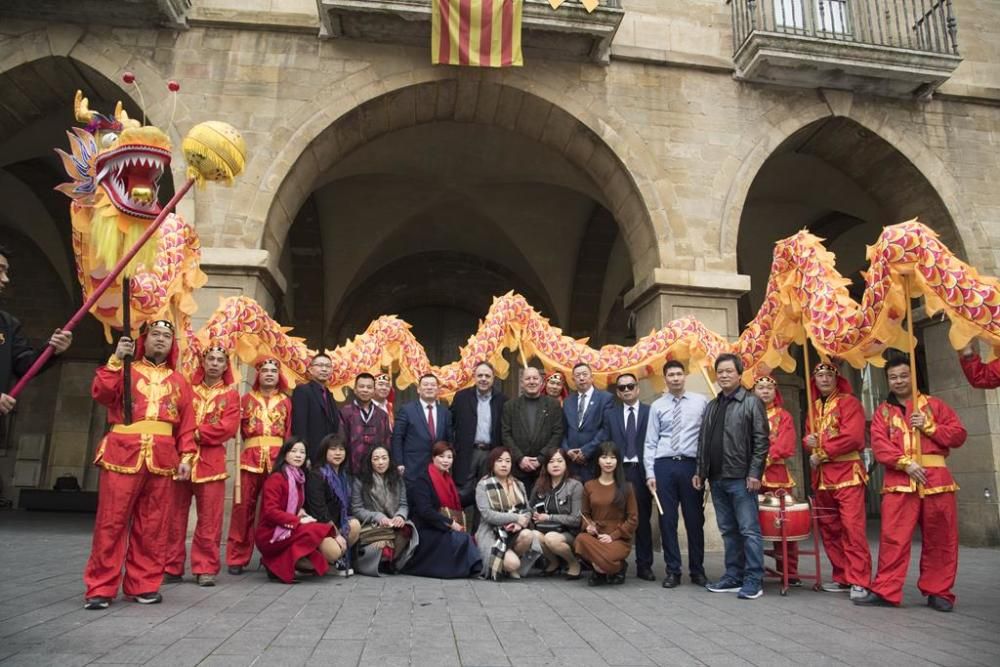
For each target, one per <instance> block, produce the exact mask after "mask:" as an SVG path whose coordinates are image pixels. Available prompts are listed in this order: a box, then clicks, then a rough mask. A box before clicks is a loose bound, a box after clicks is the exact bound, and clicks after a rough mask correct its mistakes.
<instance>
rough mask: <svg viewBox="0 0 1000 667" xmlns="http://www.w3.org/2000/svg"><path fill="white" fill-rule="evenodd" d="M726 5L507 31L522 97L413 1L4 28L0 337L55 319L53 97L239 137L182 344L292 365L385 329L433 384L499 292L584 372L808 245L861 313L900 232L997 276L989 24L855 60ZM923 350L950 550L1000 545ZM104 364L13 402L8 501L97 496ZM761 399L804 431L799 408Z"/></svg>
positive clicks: (761, 14)
mask: <svg viewBox="0 0 1000 667" xmlns="http://www.w3.org/2000/svg"><path fill="white" fill-rule="evenodd" d="M732 2H733V3H735V5H734V4H732V3H730V2H727V1H726V0H685V1H684V2H662V1H660V0H620V1H618V0H612V1H604V2H602V3H601V4H602V6H601V7H600V8H599V9H598V10H597V11H596V12H594V14H587V13H586V12H585V11H583V9H582V8H581V6H580V4H579V2H576V1H575V0H568V1H567V2H566V3H565V4H563V5H562V6H561V7H560V8H559V9H558V10H552V9H551V8H550V7H549V6H548V3H547V2H545V1H542V0H526V10H525V16H526V20H525V39H524V43H525V66H524V67H523V68H516V69H509V70H503V71H496V70H480V69H473V68H456V67H442V66H432V65H431V64H430V58H429V49H428V42H427V37H426V34H427V32H428V30H429V13H428V12H429V10H428V6H429V2H427V1H426V0H406V1H405V2H394V3H388V2H384V1H382V0H371V2H353V3H348V2H339V1H338V0H146V2H140V3H129V8H128V12H126V11H125V10H124V9H122V7H124V6H123V5H119V3H114V2H101V1H98V0H93V1H91V2H85V3H67V2H60V1H58V0H37V1H35V2H32V3H30V5H29V3H26V2H25V3H21V2H18V1H14V2H11V3H5V6H4V7H3V8H0V100H2V103H0V196H2V200H3V201H4V206H3V207H2V209H0V228H2V236H3V242H4V243H5V244H7V245H12V246H14V247H15V248H16V249H17V250H18V257H17V259H16V260H15V265H14V268H15V273H14V281H15V288H14V289H13V290H12V291H11V293H10V294H8V295H5V297H4V303H3V307H4V308H5V309H8V310H10V311H12V312H14V313H16V314H19V315H21V316H22V317H23V319H24V320H25V322H26V325H27V330H28V332H29V333H30V334H31V335H33V336H35V337H37V338H38V339H42V338H44V336H45V335H46V333H47V332H48V331H50V330H51V329H52V328H53V327H54V326H56V325H57V324H58V322H60V321H62V320H63V319H64V317H63V315H62V313H66V312H69V309H70V307H71V306H72V305H74V304H78V303H79V302H80V297H79V290H78V289H77V287H76V285H75V273H74V271H73V268H72V263H71V253H70V249H69V242H68V228H69V221H68V212H67V208H68V207H67V205H66V204H67V202H66V201H65V199H64V198H63V197H62V196H61V195H58V194H55V193H52V192H51V187H52V186H54V185H56V184H57V183H59V182H61V180H62V176H61V174H60V173H59V172H60V169H59V165H58V162H57V161H55V159H54V158H53V157H52V148H53V147H57V146H63V145H64V143H65V139H64V138H63V137H64V134H63V132H64V130H65V129H67V128H68V127H70V126H71V124H72V109H71V106H72V105H71V102H72V95H73V92H74V90H75V89H76V88H82V89H84V90H85V92H86V93H87V94H88V96H89V97H90V98H91V105H92V107H94V108H103V109H110V108H111V106H112V105H113V104H114V101H115V100H117V99H122V100H124V102H125V104H126V107H127V108H128V109H129V110H130V112H131V113H132V115H136V114H141V113H145V115H146V116H147V117H148V118H149V119H150V120H151V122H153V123H154V124H156V125H158V126H160V127H162V128H164V129H166V130H167V131H168V133H169V134H170V136H171V137H172V138H173V140H174V143H175V145H177V144H179V142H180V138H181V137H182V136H183V135H184V133H185V132H186V131H187V130H188V129H189V128H190V127H191V126H192V125H194V124H195V123H197V122H200V121H202V120H206V119H218V120H224V121H226V122H228V123H231V124H232V125H234V126H236V127H237V128H239V129H240V130H241V131H242V132H243V134H244V136H245V138H246V140H247V143H248V146H249V149H250V160H249V163H248V166H247V170H246V172H245V173H244V174H243V175H242V176H241V177H240V179H239V180H238V181H237V183H236V184H235V185H234V186H233V187H232V188H230V189H222V188H208V189H205V190H200V191H197V192H195V193H194V194H193V195H192V196H189V197H188V198H187V199H186V200H185V201H184V202H183V203H182V205H181V206H180V211H181V213H182V214H184V215H185V216H186V217H188V218H189V219H190V220H193V221H194V222H195V224H196V226H197V229H198V232H199V234H200V235H201V240H202V244H203V246H204V257H203V268H204V270H205V271H206V272H207V273H208V275H209V284H208V286H207V287H206V288H204V289H203V290H201V292H200V293H199V295H198V300H199V306H200V310H199V313H198V317H199V318H202V319H203V318H205V317H207V315H208V314H209V313H210V312H211V311H212V309H213V308H214V307H215V305H216V304H217V303H218V299H219V297H220V296H229V295H233V294H248V295H250V296H253V297H254V298H256V299H258V300H259V301H260V302H261V303H263V304H265V305H266V306H267V307H268V308H269V309H271V310H272V311H273V312H274V313H275V315H276V317H277V318H278V319H279V320H280V321H282V322H283V323H286V324H289V325H292V326H295V327H296V333H298V334H300V335H304V336H306V337H307V339H308V340H309V342H310V344H311V345H313V346H325V347H335V346H336V345H337V344H338V343H339V342H342V341H343V340H344V339H345V338H347V337H349V336H353V335H355V334H356V333H359V332H360V331H362V330H363V329H364V327H365V326H366V325H367V323H368V322H369V321H370V320H371V319H372V318H374V317H376V316H378V315H380V314H384V313H398V314H400V315H401V316H402V317H404V318H405V319H407V320H408V321H410V322H411V323H413V325H414V329H415V332H416V334H417V336H418V338H420V339H421V340H422V341H424V342H425V344H426V346H427V347H428V350H429V352H430V354H431V358H432V360H434V361H436V362H439V363H441V362H447V361H450V360H451V359H453V358H454V357H455V356H456V350H457V347H458V345H460V344H461V343H463V342H464V340H465V339H466V338H467V337H468V335H469V334H471V332H472V330H473V329H474V328H475V326H476V321H477V318H478V317H480V316H481V315H482V314H483V313H485V312H486V309H487V308H488V307H489V303H490V299H491V297H492V296H493V295H495V294H500V293H503V292H506V291H508V290H511V289H514V290H517V291H519V292H521V293H523V294H525V296H527V297H528V299H529V300H530V301H531V302H532V303H533V304H535V305H536V306H537V307H538V308H539V309H540V310H542V311H543V312H544V314H545V315H547V316H548V317H550V318H551V319H552V321H553V323H555V324H557V325H558V326H560V327H562V328H563V329H564V330H565V331H566V332H568V333H570V334H572V335H574V336H580V337H583V336H589V337H590V338H591V341H592V342H593V343H595V344H601V343H605V342H618V343H624V344H628V343H630V342H631V341H633V340H634V338H635V335H636V333H637V332H638V333H639V334H640V335H641V334H644V333H646V332H648V331H649V330H650V329H652V328H654V327H657V326H659V325H661V324H662V323H664V322H666V321H669V320H670V319H674V318H676V317H679V316H682V315H688V314H693V315H696V316H697V317H698V318H700V319H701V320H702V321H703V322H705V323H706V324H707V325H708V326H709V327H711V328H713V329H714V330H716V331H718V332H719V333H723V334H725V335H727V336H730V337H735V336H736V335H737V334H738V333H739V331H740V328H741V326H742V325H743V324H745V323H746V322H747V321H748V320H749V319H750V318H752V316H753V314H754V313H755V312H756V309H757V307H758V306H759V305H760V302H761V298H762V293H763V287H764V284H765V283H766V280H767V275H768V269H769V263H770V249H771V246H772V245H773V243H774V242H775V241H776V240H778V239H781V238H784V237H786V236H788V235H790V234H792V233H794V232H795V231H797V230H798V229H801V228H803V227H807V228H809V229H811V230H813V231H814V232H815V233H816V234H818V235H819V236H822V237H825V238H827V239H828V247H829V248H830V249H831V250H833V251H834V252H835V253H836V254H837V256H838V269H839V270H840V271H841V272H842V273H843V274H844V275H845V276H848V277H851V278H852V279H853V280H854V294H855V296H856V297H858V296H859V295H860V292H859V290H860V286H861V285H862V281H861V278H860V277H858V276H859V272H860V271H861V270H862V269H863V268H864V265H865V256H864V246H865V244H866V243H872V242H873V241H874V240H875V239H876V237H877V235H878V233H879V231H880V229H881V227H882V226H883V225H885V224H891V223H895V222H899V221H902V220H906V219H909V218H911V217H914V216H920V217H921V219H922V220H924V222H926V223H927V224H929V225H930V226H931V227H932V228H934V229H935V230H936V231H937V232H938V233H939V234H940V235H941V237H942V238H943V240H944V241H945V242H946V243H947V244H948V245H949V246H950V247H951V248H952V249H953V250H954V251H955V252H956V253H957V254H958V255H959V256H961V257H962V258H963V259H965V260H966V261H968V262H969V263H971V264H973V265H975V266H976V267H978V268H979V269H980V270H981V271H983V272H984V273H985V274H988V275H1000V189H998V188H997V187H996V185H995V183H996V182H997V181H998V180H1000V150H998V149H1000V106H998V103H1000V5H998V4H997V3H996V2H993V1H992V0H955V2H950V1H948V2H930V1H929V0H928V2H927V3H926V4H927V5H928V6H930V7H931V12H932V13H931V14H929V15H928V16H930V17H931V18H932V19H934V20H935V21H937V23H934V26H933V29H934V32H933V37H934V40H935V41H934V42H933V43H931V42H924V41H922V39H923V38H922V37H921V35H923V34H924V33H923V32H921V31H924V30H928V31H929V30H930V27H928V26H929V24H922V23H920V19H919V17H917V16H916V15H914V16H909V15H907V16H893V17H891V18H893V19H895V23H896V24H897V25H899V24H900V23H901V24H902V25H903V28H902V29H899V30H898V31H897V32H896V33H893V34H892V35H890V36H889V38H888V39H886V38H885V37H884V36H883V37H882V38H879V39H876V38H875V37H874V36H873V35H874V34H875V30H874V27H877V26H878V25H881V23H880V21H882V19H883V18H885V17H879V16H876V17H875V20H874V22H873V20H872V17H871V16H863V15H862V13H861V12H860V11H856V10H854V9H852V10H851V11H852V12H855V13H854V14H851V15H848V14H846V13H842V14H839V15H837V14H836V12H846V11H847V10H846V9H845V7H846V4H847V3H843V2H842V1H841V0H773V2H772V1H771V0H764V1H757V2H749V3H748V2H746V0H732ZM866 4H868V3H864V2H861V3H852V6H864V5H866ZM892 4H893V3H892V2H888V3H885V2H883V3H882V5H892ZM358 6H361V10H358V9H357V7H358ZM351 7H354V9H351ZM748 8H752V10H753V11H754V12H756V14H755V16H754V17H753V19H752V21H751V19H750V17H749V14H747V13H746V12H747V10H748ZM795 8H798V9H799V12H800V15H798V17H797V18H796V16H795ZM529 10H530V11H529ZM789 11H790V12H791V14H790V15H785V12H789ZM935 11H936V12H938V13H937V14H934V13H933V12H935ZM829 12H832V13H829ZM777 13H781V14H782V15H781V16H776V14H777ZM836 16H840V18H839V19H837V18H836ZM886 16H888V15H886ZM831 17H832V18H831ZM901 19H904V20H901ZM938 19H940V20H938ZM949 19H954V20H955V21H956V22H957V32H955V31H954V27H955V24H952V23H949ZM769 20H770V28H769V27H768V25H769V24H768V21H769ZM907 20H908V21H909V25H910V27H909V28H907V27H906V26H907ZM748 21H750V22H749V23H748ZM838 21H839V22H838ZM891 24H892V22H886V23H885V27H886V31H887V32H891V31H890V30H889V26H890V25H891ZM154 25H155V26H158V27H149V26H154ZM747 26H749V28H748V27H747ZM873 26H874V27H873ZM865 34H867V35H868V36H867V37H865V36H864V35H865ZM928 34H930V33H928ZM893 35H894V36H893ZM914 39H916V43H914ZM893 40H895V41H893ZM956 40H957V55H956V48H955V47H956ZM934 44H936V45H938V46H934ZM938 47H941V48H938ZM125 71H131V72H134V73H135V74H136V76H137V78H138V79H139V81H140V83H141V85H142V89H143V99H141V100H140V98H139V97H138V96H137V95H136V93H135V91H134V90H133V89H132V88H131V87H129V86H124V84H122V83H121V75H122V73H123V72H125ZM171 79H176V80H178V81H179V82H180V83H181V90H180V93H179V94H178V96H177V102H176V105H177V108H176V113H175V114H174V115H173V118H172V120H171V103H170V101H169V100H168V93H167V87H166V82H167V81H168V80H171ZM179 162H180V161H179V160H178V161H177V163H175V165H174V174H173V179H174V183H179V182H180V181H181V179H182V177H183V175H182V165H181V164H179ZM921 340H922V342H923V346H922V358H921V365H922V373H923V375H924V379H925V383H926V386H927V388H928V389H929V390H930V391H932V392H933V393H935V394H937V395H939V396H941V397H942V398H944V399H946V400H948V401H949V402H951V403H952V404H953V405H955V406H957V407H958V408H959V410H960V412H961V415H962V417H963V419H964V420H965V422H966V424H967V426H968V427H969V431H970V438H969V441H968V443H967V444H966V446H965V447H964V448H963V449H962V450H960V451H958V452H956V454H955V455H954V456H953V457H952V460H951V464H950V465H951V467H952V469H953V471H954V472H955V475H956V477H957V478H958V480H959V483H960V484H961V485H962V487H963V489H962V491H961V492H960V494H959V502H960V506H961V521H962V524H961V531H962V540H963V542H964V543H967V544H1000V511H998V505H997V502H996V498H997V493H996V491H997V482H998V461H1000V395H998V394H997V393H996V392H995V391H987V392H984V391H979V390H973V389H971V388H969V387H968V386H967V385H966V383H965V381H964V379H963V378H962V376H961V373H960V370H959V367H958V363H957V360H956V357H955V355H954V353H953V352H952V351H951V350H950V348H949V347H948V344H947V325H946V324H941V323H939V322H937V321H929V320H927V321H924V322H922V324H921ZM109 350H110V347H109V346H108V345H107V344H105V343H104V341H103V338H102V336H101V334H100V332H99V331H98V329H97V327H96V326H93V324H92V323H90V324H88V325H87V326H86V327H85V328H84V329H83V330H81V331H80V333H79V335H78V341H77V345H75V346H74V348H73V350H72V353H71V354H70V355H68V358H67V359H66V360H65V361H64V362H63V363H62V364H61V366H60V367H59V368H57V369H55V370H53V371H51V372H50V373H48V374H47V375H46V376H45V377H44V379H43V380H40V381H39V382H38V383H37V384H36V385H35V386H34V387H33V388H32V389H31V390H30V392H29V394H27V395H26V396H25V400H23V401H22V405H21V409H20V410H19V414H18V415H17V417H16V420H15V421H14V423H13V424H11V425H10V428H9V429H8V431H9V432H8V434H7V436H6V439H5V441H4V442H5V444H3V445H2V446H3V447H4V449H2V450H0V451H2V454H3V455H2V456H0V480H2V483H3V494H4V495H5V496H7V497H8V498H13V497H16V492H17V487H18V486H22V485H23V486H28V487H31V486H37V487H42V488H48V487H50V486H51V484H52V483H53V481H54V479H55V478H57V477H59V476H60V475H63V474H67V473H68V474H74V475H75V476H77V477H78V479H80V480H81V481H82V482H83V484H84V486H85V487H87V488H91V489H92V488H96V475H95V473H94V471H93V470H92V469H91V468H90V467H89V465H88V464H89V458H90V457H91V455H92V452H93V448H94V443H95V440H96V437H97V434H99V433H100V431H101V428H102V419H103V415H101V414H100V413H99V411H98V410H97V409H95V408H94V406H93V405H92V404H91V402H90V400H89V396H88V384H89V379H90V377H91V374H92V371H93V368H94V366H95V364H96V363H99V362H100V361H101V360H102V359H103V358H105V357H106V355H107V353H108V352H109ZM878 375H879V373H878V372H876V373H873V374H871V376H872V377H876V376H878ZM859 377H860V376H859ZM783 383H784V384H783V390H784V392H785V395H786V398H787V399H788V402H789V403H791V404H792V405H793V406H796V405H799V404H800V400H801V399H800V396H799V394H800V388H801V381H798V380H796V378H794V377H791V376H789V377H787V378H785V379H784V380H783ZM15 472H16V473H17V479H15ZM15 482H16V484H15ZM986 490H988V491H989V494H986V493H985V491H986ZM987 495H989V496H990V497H989V498H987V497H986V496H987Z"/></svg>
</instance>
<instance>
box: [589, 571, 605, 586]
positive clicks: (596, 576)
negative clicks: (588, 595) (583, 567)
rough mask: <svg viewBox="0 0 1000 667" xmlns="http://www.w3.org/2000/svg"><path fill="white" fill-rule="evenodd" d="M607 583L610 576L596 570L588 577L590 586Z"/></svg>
mask: <svg viewBox="0 0 1000 667" xmlns="http://www.w3.org/2000/svg"><path fill="white" fill-rule="evenodd" d="M606 583H608V576H607V575H606V574H601V573H600V572H598V571H596V570H595V571H593V572H591V573H590V577H588V578H587V585H588V586H603V585H604V584H606Z"/></svg>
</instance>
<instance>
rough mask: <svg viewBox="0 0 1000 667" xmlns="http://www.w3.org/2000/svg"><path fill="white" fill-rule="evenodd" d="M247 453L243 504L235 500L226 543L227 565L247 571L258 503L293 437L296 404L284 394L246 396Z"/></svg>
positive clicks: (243, 461) (244, 428) (243, 411)
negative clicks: (265, 483)
mask: <svg viewBox="0 0 1000 667" xmlns="http://www.w3.org/2000/svg"><path fill="white" fill-rule="evenodd" d="M240 428H241V431H242V433H243V452H242V453H241V454H240V487H241V489H240V502H239V503H237V502H236V501H235V498H234V500H233V512H232V516H231V518H230V520H229V539H228V540H227V541H226V565H229V566H239V567H245V566H246V564H247V563H249V562H250V557H251V556H253V526H254V518H255V517H256V515H257V499H258V498H259V497H260V490H261V487H262V486H263V484H264V478H266V477H267V475H268V474H270V472H271V469H272V467H273V466H274V459H275V457H276V456H277V455H278V450H279V449H281V444H282V443H283V442H284V441H285V440H286V439H287V438H288V437H289V436H291V432H292V401H291V399H290V398H288V396H286V395H285V394H284V393H282V392H281V391H276V392H275V393H274V394H272V395H271V396H264V395H263V394H262V393H260V391H259V390H257V389H254V390H252V391H250V392H249V393H247V394H246V395H244V396H243V405H242V409H241V427H240Z"/></svg>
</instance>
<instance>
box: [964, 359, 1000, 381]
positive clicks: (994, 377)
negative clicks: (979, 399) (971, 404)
mask: <svg viewBox="0 0 1000 667" xmlns="http://www.w3.org/2000/svg"><path fill="white" fill-rule="evenodd" d="M958 360H959V362H961V364H962V371H963V372H964V373H965V378H966V379H967V380H968V381H969V384H971V385H972V386H973V387H976V388H977V389H996V388H997V387H1000V359H994V360H993V361H991V362H989V363H988V364H987V363H983V360H982V359H980V358H979V355H978V354H971V355H969V356H967V357H964V356H962V355H961V354H960V355H958Z"/></svg>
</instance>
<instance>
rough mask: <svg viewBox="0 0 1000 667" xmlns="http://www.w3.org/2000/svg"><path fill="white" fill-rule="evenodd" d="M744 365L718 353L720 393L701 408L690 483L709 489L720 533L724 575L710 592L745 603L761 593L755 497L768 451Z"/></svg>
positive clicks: (762, 415) (759, 405)
mask: <svg viewBox="0 0 1000 667" xmlns="http://www.w3.org/2000/svg"><path fill="white" fill-rule="evenodd" d="M742 375H743V363H742V362H741V361H740V358H739V357H737V356H736V355H734V354H720V355H719V357H718V358H717V359H716V360H715V376H716V379H717V381H718V383H719V388H720V389H722V392H721V393H720V394H719V395H718V396H716V397H715V398H714V399H713V400H712V401H711V402H710V403H709V404H708V407H706V408H705V418H704V420H703V421H702V423H701V433H700V436H699V439H698V472H697V473H696V474H695V476H694V479H692V480H691V481H692V483H693V484H694V487H695V488H696V489H701V488H702V487H703V485H704V482H705V481H706V480H707V481H708V482H709V485H710V486H711V489H712V505H713V506H714V507H715V519H716V521H717V522H718V524H719V532H720V533H722V543H723V546H724V548H725V552H726V553H725V561H726V573H725V574H724V575H722V578H721V579H719V581H717V582H715V583H711V584H709V585H708V586H707V588H708V590H710V591H712V592H713V593H738V595H739V597H740V598H741V599H744V600H755V599H757V598H759V597H760V596H761V595H763V594H764V588H763V583H764V542H763V540H762V539H761V536H760V519H759V517H758V514H757V493H758V492H759V491H760V478H761V475H762V474H763V471H764V461H765V460H766V459H767V450H768V448H769V447H770V429H769V427H768V423H767V411H766V410H765V408H764V403H763V402H761V400H760V399H759V398H757V397H756V396H754V395H753V394H752V393H751V392H749V391H747V390H746V389H744V388H743V387H742V386H740V376H742Z"/></svg>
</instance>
